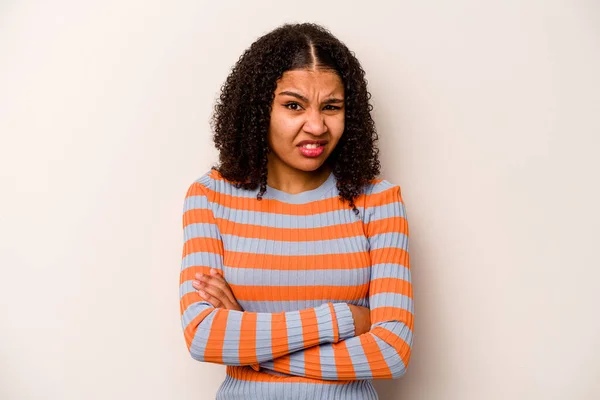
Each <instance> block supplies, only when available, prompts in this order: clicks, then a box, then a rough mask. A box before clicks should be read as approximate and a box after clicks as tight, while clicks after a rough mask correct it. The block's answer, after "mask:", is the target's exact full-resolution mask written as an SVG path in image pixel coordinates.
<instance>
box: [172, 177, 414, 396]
mask: <svg viewBox="0 0 600 400" xmlns="http://www.w3.org/2000/svg"><path fill="white" fill-rule="evenodd" d="M258 191H259V189H256V190H244V189H237V188H235V186H234V185H233V184H232V183H231V182H229V181H227V180H225V179H224V178H223V177H222V176H221V175H220V174H219V172H218V171H216V170H212V169H211V170H209V171H208V172H206V173H205V174H204V175H202V176H201V177H200V178H199V179H197V180H196V181H195V182H193V183H192V184H191V186H190V187H189V189H188V191H187V195H186V198H185V202H184V209H183V230H184V245H183V258H182V265H181V276H180V306H181V321H182V326H183V331H184V337H185V342H186V344H187V348H188V350H189V352H190V354H191V356H192V357H193V358H194V359H195V360H198V361H206V362H212V363H219V364H225V365H227V376H226V379H225V381H224V382H223V384H222V385H221V387H220V388H219V391H218V392H217V398H218V399H277V400H281V399H317V398H318V399H319V400H324V399H376V398H377V393H376V392H375V390H374V388H373V386H372V380H373V379H384V378H397V377H400V376H402V375H403V374H404V373H405V371H406V368H407V366H408V363H409V359H410V353H411V347H412V341H413V339H412V330H413V313H414V307H413V300H412V298H413V295H412V286H411V274H410V260H409V252H408V250H409V249H408V236H409V232H408V223H407V218H406V209H405V205H404V202H403V200H402V196H401V191H400V186H398V185H394V184H392V183H390V182H388V181H387V180H384V179H375V180H373V181H372V182H371V183H369V184H368V185H367V186H366V187H365V188H364V190H363V193H362V194H361V195H360V196H359V197H358V198H356V199H355V200H354V202H355V204H356V206H357V208H358V210H359V211H360V214H359V215H358V216H357V215H355V214H354V212H353V210H352V209H351V208H350V207H349V205H348V203H347V202H342V201H341V200H340V198H339V192H338V190H337V188H336V183H335V177H334V175H333V174H330V175H329V177H328V179H327V180H326V181H325V182H324V183H323V184H321V185H320V186H319V187H318V188H316V189H313V190H308V191H304V192H301V193H298V194H289V193H286V192H283V191H280V190H277V189H275V188H272V187H270V186H268V187H267V191H266V193H265V194H264V195H263V198H262V200H257V199H256V195H257V193H258ZM210 268H216V269H218V270H220V271H222V274H223V276H224V277H225V280H226V281H227V282H228V284H229V286H230V287H231V289H232V291H233V294H234V295H235V297H236V299H237V300H238V302H239V304H240V306H241V307H242V308H243V309H244V311H243V312H242V311H235V310H226V309H221V308H214V307H212V306H211V305H210V304H209V303H207V302H205V301H203V300H202V298H201V297H200V295H199V294H198V292H197V291H196V289H194V288H193V287H192V284H191V283H192V280H193V279H194V275H195V274H196V273H197V272H202V273H205V274H208V273H209V270H210ZM348 304H354V305H359V306H365V307H369V308H370V310H371V329H370V331H369V332H367V333H365V334H362V335H358V336H356V335H355V332H354V320H353V318H352V313H351V312H350V309H349V307H348Z"/></svg>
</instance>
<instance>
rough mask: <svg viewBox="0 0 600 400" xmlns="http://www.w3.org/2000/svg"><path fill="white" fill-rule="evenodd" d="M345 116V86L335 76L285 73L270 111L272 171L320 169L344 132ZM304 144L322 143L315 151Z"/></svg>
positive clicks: (297, 72) (310, 72)
mask: <svg viewBox="0 0 600 400" xmlns="http://www.w3.org/2000/svg"><path fill="white" fill-rule="evenodd" d="M344 115H345V110H344V85H343V83H342V80H341V79H340V77H339V76H338V75H337V74H336V73H335V72H332V71H327V70H319V69H315V70H312V69H311V70H308V69H306V70H292V71H286V72H285V73H284V74H283V76H282V77H281V79H280V80H279V81H278V82H277V88H276V89H275V97H274V100H273V105H272V109H271V122H270V125H269V132H268V135H267V140H268V143H269V146H270V148H271V152H270V153H269V155H268V157H269V160H268V166H269V170H270V171H275V170H276V171H277V174H287V173H296V174H297V173H298V172H300V171H303V172H312V171H315V170H317V169H319V167H321V166H322V165H323V164H324V163H325V160H327V157H329V155H330V154H331V152H332V151H333V149H334V148H335V146H336V145H337V143H338V141H339V140H340V137H341V136H342V133H343V132H344ZM305 140H306V141H319V142H321V143H320V145H319V147H318V148H316V149H311V148H304V147H302V146H301V142H303V141H305ZM270 171H269V172H270Z"/></svg>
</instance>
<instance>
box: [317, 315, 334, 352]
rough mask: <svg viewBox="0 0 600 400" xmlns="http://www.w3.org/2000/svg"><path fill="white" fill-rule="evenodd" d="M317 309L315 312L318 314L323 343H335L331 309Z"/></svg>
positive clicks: (318, 326) (319, 330)
mask: <svg viewBox="0 0 600 400" xmlns="http://www.w3.org/2000/svg"><path fill="white" fill-rule="evenodd" d="M315 311H316V312H315V314H316V315H317V324H318V325H317V328H318V332H319V337H320V338H321V340H322V342H323V343H325V342H328V343H333V339H334V337H333V317H332V315H331V309H330V308H329V307H327V308H321V309H317V310H315Z"/></svg>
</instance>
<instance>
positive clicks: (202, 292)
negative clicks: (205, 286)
mask: <svg viewBox="0 0 600 400" xmlns="http://www.w3.org/2000/svg"><path fill="white" fill-rule="evenodd" d="M198 293H200V296H202V297H206V292H205V291H204V290H198Z"/></svg>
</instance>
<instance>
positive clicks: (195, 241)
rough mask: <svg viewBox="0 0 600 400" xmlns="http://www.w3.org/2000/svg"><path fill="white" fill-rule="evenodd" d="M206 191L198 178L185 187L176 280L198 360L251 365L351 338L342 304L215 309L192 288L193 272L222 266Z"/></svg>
mask: <svg viewBox="0 0 600 400" xmlns="http://www.w3.org/2000/svg"><path fill="white" fill-rule="evenodd" d="M208 193H209V189H208V188H207V187H206V186H204V185H203V184H202V183H200V182H199V181H196V182H194V183H193V184H192V185H191V186H190V187H189V189H188V191H187V194H186V198H185V202H184V209H183V231H184V232H183V236H184V245H183V255H182V263H181V274H180V281H179V298H180V313H181V314H180V315H181V323H182V328H183V332H184V337H185V342H186V345H187V348H188V351H189V352H190V354H191V356H192V357H193V358H194V359H195V360H198V361H206V362H213V363H219V364H226V365H251V364H255V363H260V362H264V361H267V360H272V359H274V358H277V357H281V356H284V355H286V354H289V353H291V352H295V351H298V350H302V349H305V348H309V347H312V346H316V345H320V344H325V343H336V342H338V341H340V340H344V339H346V338H349V337H352V336H354V320H353V319H352V313H351V312H350V309H349V307H348V305H347V304H346V303H335V304H334V303H325V304H322V305H320V306H318V307H314V308H307V309H303V310H299V311H289V312H279V313H264V312H247V311H236V310H226V309H221V308H214V307H213V306H212V305H210V304H209V303H208V302H205V301H203V300H202V298H201V297H200V295H199V294H198V292H197V291H196V290H195V289H194V288H193V287H192V281H193V280H194V277H195V274H196V273H198V272H201V273H208V272H209V270H210V268H216V269H218V270H221V271H222V270H223V256H224V247H223V241H222V237H221V235H220V232H219V228H218V225H217V221H216V218H215V216H214V214H213V210H214V208H213V204H212V203H211V201H210V199H209V196H208Z"/></svg>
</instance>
